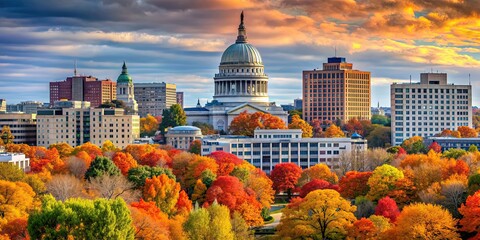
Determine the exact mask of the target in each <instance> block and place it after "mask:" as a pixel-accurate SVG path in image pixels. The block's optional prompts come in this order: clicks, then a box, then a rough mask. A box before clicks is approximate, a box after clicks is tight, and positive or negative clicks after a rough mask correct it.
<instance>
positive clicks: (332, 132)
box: [325, 124, 345, 138]
mask: <svg viewBox="0 0 480 240" xmlns="http://www.w3.org/2000/svg"><path fill="white" fill-rule="evenodd" d="M325 137H326V138H342V137H345V133H343V131H342V129H340V128H339V127H337V126H336V125H335V124H332V125H330V126H329V127H328V128H327V129H326V130H325Z"/></svg>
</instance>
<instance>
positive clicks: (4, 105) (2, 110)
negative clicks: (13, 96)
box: [0, 99, 7, 112]
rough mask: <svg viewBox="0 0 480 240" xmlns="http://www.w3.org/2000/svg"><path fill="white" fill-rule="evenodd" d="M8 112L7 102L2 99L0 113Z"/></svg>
mask: <svg viewBox="0 0 480 240" xmlns="http://www.w3.org/2000/svg"><path fill="white" fill-rule="evenodd" d="M6 111H7V100H5V99H0V112H6Z"/></svg>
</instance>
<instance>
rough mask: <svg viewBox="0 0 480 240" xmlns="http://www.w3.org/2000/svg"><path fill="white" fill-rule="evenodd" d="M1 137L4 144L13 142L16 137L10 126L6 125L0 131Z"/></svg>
mask: <svg viewBox="0 0 480 240" xmlns="http://www.w3.org/2000/svg"><path fill="white" fill-rule="evenodd" d="M0 138H1V139H2V141H3V144H9V143H13V139H14V138H15V137H14V136H13V134H12V131H10V127H9V126H7V125H5V126H3V128H2V132H1V133H0Z"/></svg>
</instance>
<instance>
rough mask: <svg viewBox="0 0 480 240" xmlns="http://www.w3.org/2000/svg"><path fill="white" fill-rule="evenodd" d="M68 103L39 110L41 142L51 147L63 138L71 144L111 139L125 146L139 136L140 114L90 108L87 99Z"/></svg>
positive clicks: (100, 141)
mask: <svg viewBox="0 0 480 240" xmlns="http://www.w3.org/2000/svg"><path fill="white" fill-rule="evenodd" d="M68 103H69V102H63V103H62V104H60V105H59V104H58V103H57V104H56V106H57V107H54V108H48V109H39V110H38V115H37V145H38V146H44V147H48V146H49V145H51V144H54V143H61V142H65V143H68V144H70V145H72V146H78V145H81V144H83V143H86V142H91V143H93V144H95V145H97V146H101V145H102V144H103V143H104V142H105V141H107V140H110V141H112V143H113V144H115V145H116V146H117V147H120V148H124V147H126V146H127V145H128V144H132V143H133V142H134V140H135V139H136V138H138V137H139V136H140V118H139V116H138V115H126V114H125V113H124V110H123V109H119V108H116V109H115V108H114V109H110V108H90V107H89V104H87V102H83V103H82V102H76V101H72V102H70V104H68Z"/></svg>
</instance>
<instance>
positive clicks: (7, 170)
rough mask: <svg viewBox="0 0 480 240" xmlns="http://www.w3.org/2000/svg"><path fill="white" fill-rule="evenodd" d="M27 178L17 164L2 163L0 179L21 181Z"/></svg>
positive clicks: (0, 164)
mask: <svg viewBox="0 0 480 240" xmlns="http://www.w3.org/2000/svg"><path fill="white" fill-rule="evenodd" d="M23 178H25V173H24V172H23V170H22V169H21V168H19V167H18V166H17V165H15V164H10V163H0V180H6V181H10V182H16V181H21V180H22V179H23Z"/></svg>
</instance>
